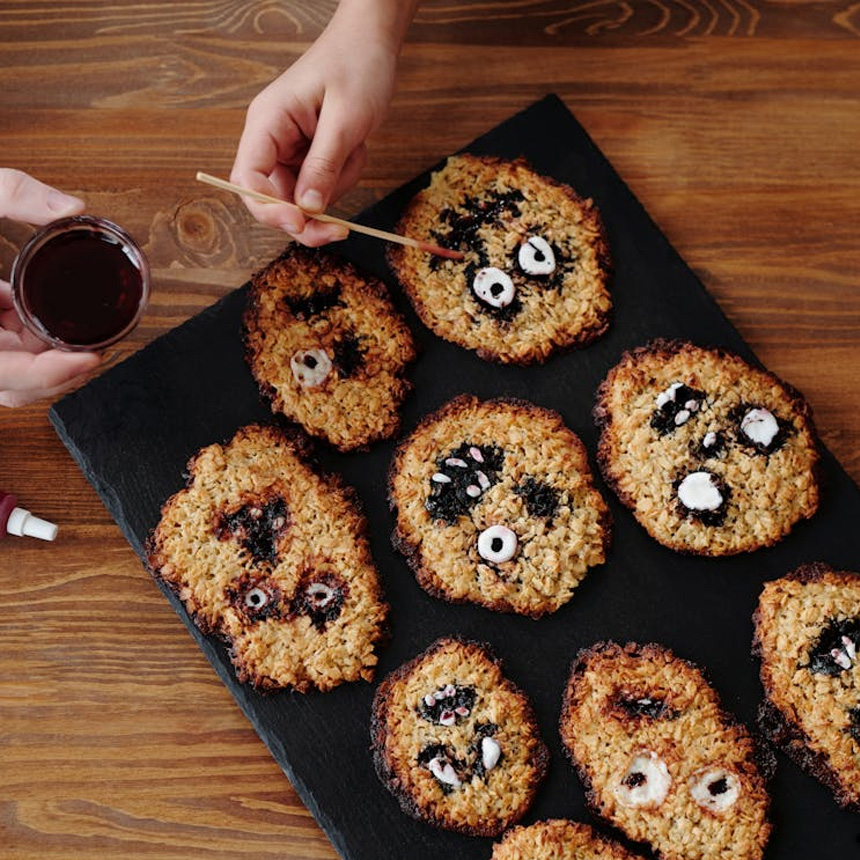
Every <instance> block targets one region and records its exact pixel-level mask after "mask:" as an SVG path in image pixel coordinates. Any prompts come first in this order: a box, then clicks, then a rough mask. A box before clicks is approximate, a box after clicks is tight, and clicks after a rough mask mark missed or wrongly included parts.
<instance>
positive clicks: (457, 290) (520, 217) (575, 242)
mask: <svg viewBox="0 0 860 860" xmlns="http://www.w3.org/2000/svg"><path fill="white" fill-rule="evenodd" d="M399 229H400V230H401V231H403V232H405V233H406V234H408V235H410V236H415V237H417V238H423V239H425V240H427V241H432V242H434V243H435V244H439V245H442V246H444V247H448V248H452V249H455V250H459V251H461V252H462V253H463V254H464V255H465V258H464V259H463V260H461V261H454V260H445V259H443V258H441V257H433V256H429V255H428V254H426V253H424V252H422V251H419V250H417V249H415V248H409V247H404V246H392V248H391V250H390V252H389V261H390V263H391V266H392V268H393V270H394V272H395V273H396V275H397V277H398V279H399V280H400V282H401V284H402V285H403V288H404V290H405V291H406V292H407V294H408V295H409V297H410V298H411V300H412V303H413V304H414V306H415V310H416V311H417V313H418V315H419V316H420V317H421V319H422V321H423V322H424V324H425V325H426V326H427V327H428V328H430V329H431V330H432V331H433V332H435V334H437V335H438V336H439V337H442V338H444V339H445V340H450V341H453V342H454V343H457V344H460V346H464V347H466V348H467V349H472V350H475V351H477V353H478V355H479V356H481V358H485V359H488V360H490V361H498V362H505V363H514V364H534V363H537V362H542V361H545V360H546V359H547V358H548V357H549V356H550V355H551V354H552V353H553V352H555V351H556V350H560V349H567V348H570V347H574V346H582V345H584V344H586V343H589V342H590V341H592V340H594V339H595V338H596V337H598V336H599V335H601V334H603V333H604V332H605V331H606V329H607V327H608V325H609V312H610V308H611V300H610V297H609V292H608V290H607V287H606V283H607V280H608V276H609V268H610V266H609V251H608V247H607V243H606V237H605V234H604V231H603V227H602V224H601V222H600V217H599V215H598V212H597V209H596V207H595V206H594V204H593V203H592V202H591V200H584V199H582V198H581V197H579V196H578V195H577V194H576V193H575V192H574V191H573V189H571V188H570V187H568V186H567V185H563V184H561V183H559V182H556V181H555V180H553V179H549V178H548V177H545V176H540V175H538V174H537V173H535V172H534V171H533V170H531V169H530V168H529V166H528V165H527V164H526V163H525V161H523V160H517V161H513V162H510V161H502V160H501V159H497V158H478V157H476V156H473V155H457V156H452V157H451V158H449V159H448V161H447V163H446V165H445V166H444V167H443V168H442V170H440V171H439V172H437V173H435V174H434V175H433V177H432V179H431V181H430V186H429V187H428V188H426V189H425V190H423V191H421V192H420V193H419V194H418V195H417V196H416V197H415V198H414V199H413V200H412V202H411V203H410V204H409V206H408V208H407V209H406V211H405V213H404V215H403V217H402V219H401V222H400V225H399Z"/></svg>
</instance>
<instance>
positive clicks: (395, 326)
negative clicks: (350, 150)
mask: <svg viewBox="0 0 860 860" xmlns="http://www.w3.org/2000/svg"><path fill="white" fill-rule="evenodd" d="M243 326H244V340H245V348H246V354H247V359H248V363H249V365H250V367H251V371H252V372H253V374H254V378H255V379H256V380H257V383H258V385H259V386H260V390H261V392H262V393H263V395H264V396H265V397H266V398H267V399H268V400H269V402H270V403H271V406H272V410H273V411H274V412H278V413H281V414H283V415H285V416H286V417H287V418H289V419H290V420H292V421H296V422H297V423H299V424H301V425H302V427H304V429H305V430H306V431H307V432H308V433H310V434H311V435H312V436H318V437H321V438H323V439H326V440H328V441H329V442H330V443H331V444H332V445H334V446H335V447H336V448H338V449H339V450H341V451H350V450H354V449H357V448H366V447H367V446H368V445H369V444H370V443H371V442H375V441H377V440H379V439H386V438H388V437H390V436H393V435H394V434H395V433H396V432H397V429H398V427H399V423H400V417H399V410H400V406H401V404H402V402H403V399H404V397H405V396H406V394H407V393H408V391H409V389H410V384H409V382H408V381H407V379H406V376H405V374H406V368H407V365H408V364H409V363H410V362H411V361H413V360H414V359H415V345H414V342H413V339H412V334H411V332H410V331H409V328H408V326H407V325H406V323H405V321H404V320H403V318H402V317H401V316H400V314H399V313H398V312H397V311H396V310H395V309H394V307H393V305H392V304H391V300H390V299H389V297H388V292H387V290H386V289H385V286H384V285H383V284H382V282H381V281H379V280H377V279H376V278H373V277H371V276H369V275H363V274H361V273H360V272H359V271H358V270H357V269H356V268H355V267H354V266H353V265H352V264H351V263H348V262H346V261H345V260H343V259H341V258H339V257H336V256H335V255H334V254H332V253H329V252H327V251H321V250H311V249H308V248H300V247H298V246H293V247H291V248H290V249H288V250H287V251H286V252H285V253H284V254H283V255H282V256H281V257H279V258H278V259H277V260H275V261H274V262H272V263H270V264H269V265H268V266H267V267H266V268H265V269H263V270H262V271H260V272H258V273H257V274H256V275H254V277H253V278H252V280H251V287H250V292H249V295H248V305H247V309H246V311H245V315H244V319H243Z"/></svg>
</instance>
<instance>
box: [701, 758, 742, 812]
mask: <svg viewBox="0 0 860 860" xmlns="http://www.w3.org/2000/svg"><path fill="white" fill-rule="evenodd" d="M740 793H741V782H740V780H739V779H738V778H737V776H735V774H733V773H732V772H731V771H728V770H724V769H723V768H721V767H708V768H705V769H704V770H700V771H698V772H697V773H694V774H693V775H692V776H691V777H690V794H691V796H692V798H693V800H695V801H696V803H698V804H699V806H701V807H702V808H703V809H707V810H709V811H710V812H715V813H721V812H725V811H726V810H727V809H729V808H730V807H732V806H734V805H735V802H736V801H737V799H738V797H739V796H740Z"/></svg>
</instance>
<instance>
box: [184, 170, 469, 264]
mask: <svg viewBox="0 0 860 860" xmlns="http://www.w3.org/2000/svg"><path fill="white" fill-rule="evenodd" d="M197 181H198V182H206V183H208V184H209V185H214V186H215V187H216V188H220V189H221V190H222V191H231V192H232V193H233V194H240V195H242V196H243V197H251V198H253V199H254V200H259V201H261V202H262V203H279V204H281V205H285V206H292V207H293V208H294V209H298V210H299V211H300V212H301V213H302V214H303V215H305V216H306V217H307V218H313V219H315V220H316V221H324V222H325V223H326V224H339V225H340V226H341V227H346V228H347V230H353V231H354V232H356V233H364V234H365V235H366V236H373V237H374V238H375V239H383V240H385V241H386V242H397V243H398V244H399V245H408V246H409V247H410V248H418V250H419V251H426V252H427V253H428V254H436V255H437V256H439V257H447V258H448V259H449V260H462V259H463V256H464V255H463V253H462V252H461V251H454V250H452V249H451V248H442V247H441V246H440V245H433V244H432V243H430V242H422V241H421V240H420V239H413V238H412V237H411V236H402V235H401V234H400V233H388V232H386V231H385V230H377V229H376V227H366V226H365V225H364V224H356V223H355V222H353V221H344V219H343V218H336V217H335V216H334V215H326V214H325V213H319V214H311V213H310V212H305V211H304V209H302V208H301V207H300V206H296V204H295V203H289V202H288V201H286V200H281V199H280V198H278V197H272V196H270V195H269V194H263V193H261V192H260V191H252V190H251V189H250V188H243V187H242V186H241V185H236V184H234V183H232V182H227V180H225V179H219V178H218V177H217V176H210V175H209V174H208V173H203V172H202V171H198V172H197Z"/></svg>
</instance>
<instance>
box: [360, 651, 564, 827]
mask: <svg viewBox="0 0 860 860" xmlns="http://www.w3.org/2000/svg"><path fill="white" fill-rule="evenodd" d="M371 745H372V749H373V757H374V763H375V765H376V771H377V773H378V774H379V777H380V779H381V780H382V782H383V783H384V784H385V786H386V787H387V788H388V789H389V790H390V791H391V792H392V793H393V794H394V796H395V797H396V798H397V800H398V801H399V802H400V806H401V808H402V809H403V811H404V812H406V813H407V814H409V815H411V816H413V817H414V818H418V819H421V820H423V821H426V822H428V823H430V824H434V825H436V826H437V827H443V828H445V829H447V830H456V831H458V832H460V833H466V834H470V835H473V836H497V835H498V834H499V833H501V832H502V831H503V830H504V829H505V828H506V827H508V826H509V825H510V824H512V823H514V822H516V821H518V820H519V819H520V818H521V817H522V816H523V815H524V814H525V812H526V810H527V809H528V807H529V805H530V804H531V802H532V799H533V798H534V794H535V791H536V790H537V787H538V784H539V783H540V782H541V780H542V779H543V777H544V775H545V773H546V768H547V760H548V755H549V754H548V752H547V749H546V747H545V746H544V744H543V742H542V741H541V739H540V737H539V736H538V731H537V726H536V723H535V717H534V713H533V711H532V707H531V704H530V703H529V701H528V700H527V699H526V697H525V695H524V694H523V693H522V692H521V691H520V690H519V689H517V687H515V686H514V685H513V684H512V683H511V682H510V681H508V680H507V679H506V678H505V677H504V676H503V675H502V671H501V665H500V663H499V661H498V660H496V659H495V658H494V657H493V656H492V655H491V654H490V652H489V651H488V650H487V649H486V647H485V646H483V645H480V644H478V643H476V642H469V641H465V640H461V639H458V638H443V639H439V640H438V641H436V642H435V643H433V645H431V646H430V647H429V648H428V649H427V650H426V651H424V652H423V653H422V654H419V655H418V656H417V657H416V658H414V659H413V660H410V661H409V662H408V663H406V664H404V665H403V666H401V667H400V668H399V669H397V670H396V671H394V672H392V673H391V674H390V675H389V676H388V677H387V678H385V680H384V681H383V682H382V683H381V684H380V685H379V689H378V690H377V692H376V696H375V698H374V702H373V715H372V719H371Z"/></svg>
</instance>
